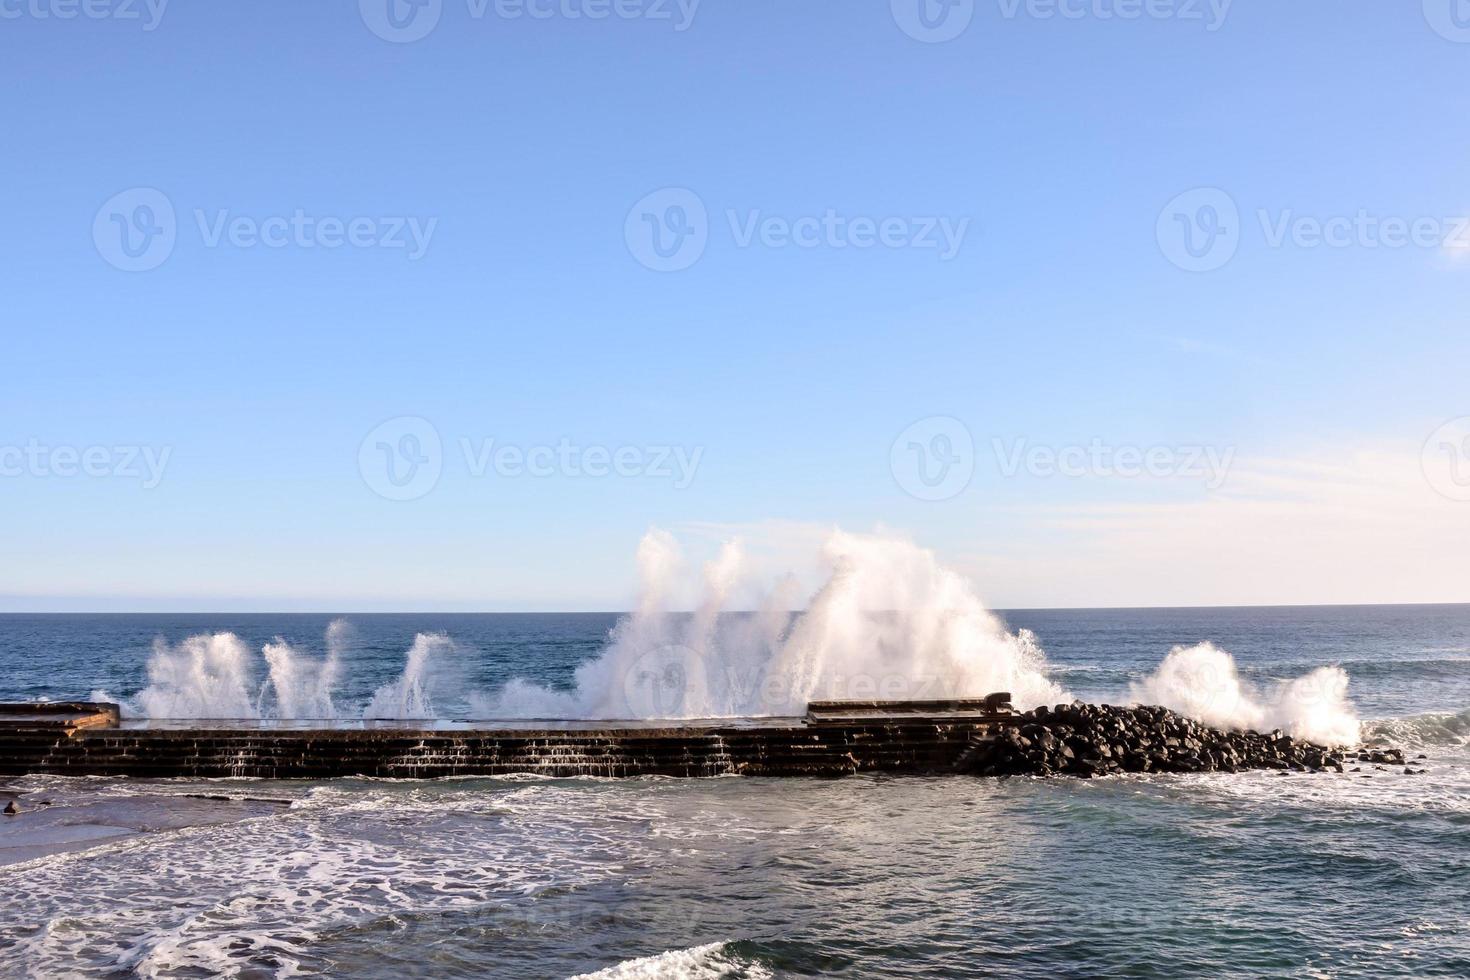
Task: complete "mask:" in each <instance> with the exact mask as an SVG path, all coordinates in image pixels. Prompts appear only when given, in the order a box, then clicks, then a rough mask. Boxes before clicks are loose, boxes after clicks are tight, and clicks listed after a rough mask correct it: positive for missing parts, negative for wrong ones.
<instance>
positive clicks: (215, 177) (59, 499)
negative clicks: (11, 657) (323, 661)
mask: <svg viewBox="0 0 1470 980" xmlns="http://www.w3.org/2000/svg"><path fill="white" fill-rule="evenodd" d="M387 2H388V0H363V2H362V3H360V4H359V3H348V2H332V3H319V4H300V3H287V2H283V0H259V2H255V3H251V4H235V5H224V4H200V3H191V4H185V3H182V2H177V0H176V2H175V3H172V4H167V5H160V4H159V3H158V2H157V0H155V3H154V5H153V6H152V7H149V6H148V5H147V4H145V3H144V2H142V0H138V2H136V3H132V2H127V3H125V2H124V0H93V2H92V5H91V6H88V7H86V8H80V7H79V5H77V4H75V3H71V2H69V0H14V2H9V3H6V4H5V5H3V9H0V13H3V14H4V16H3V17H0V52H3V58H0V63H3V65H4V69H3V70H4V72H5V75H6V77H7V80H8V81H9V83H10V84H9V90H10V92H11V93H12V97H11V98H8V99H6V100H5V102H4V104H3V105H0V130H3V132H4V133H5V144H6V148H7V151H8V152H7V153H6V154H5V157H4V164H3V166H4V180H3V182H0V196H3V199H4V204H5V214H6V215H7V218H8V220H7V221H6V223H5V232H4V234H3V235H0V249H3V258H4V263H3V268H4V270H5V271H4V273H3V275H4V277H5V290H4V292H5V297H6V302H5V303H4V305H3V312H0V317H3V323H4V335H3V348H0V350H3V361H4V364H5V368H6V370H5V383H4V385H3V386H0V514H3V515H4V517H3V520H4V523H5V533H4V535H3V536H0V608H6V609H160V608H167V609H184V608H189V609H194V608H204V609H216V608H218V609H224V608H257V609H297V608H312V609H331V610H344V611H350V610H357V609H418V608H424V609H434V608H455V609H607V608H624V607H626V605H627V604H628V602H629V601H630V596H631V593H632V590H633V579H634V567H633V551H634V548H635V547H636V544H637V541H638V539H639V537H640V536H641V535H642V534H643V532H644V531H645V530H646V529H647V528H649V527H650V526H659V527H665V528H668V529H670V530H672V531H674V532H676V533H680V534H683V535H685V536H686V537H688V538H689V539H691V540H693V541H695V542H701V541H705V542H713V541H716V540H718V539H719V538H721V537H724V536H727V535H730V534H738V535H740V536H741V537H742V538H744V539H746V540H748V541H752V542H754V543H755V546H756V547H755V550H756V551H758V552H760V551H763V552H764V553H767V554H769V555H770V561H771V563H772V566H773V568H776V567H779V566H781V565H782V564H783V562H787V561H788V558H787V556H789V555H794V554H797V553H798V552H800V551H802V549H804V548H806V547H807V545H808V544H809V543H810V542H811V541H813V540H815V539H818V538H820V536H821V534H822V531H823V529H825V528H830V527H832V526H837V525H840V526H842V527H844V528H848V529H851V530H860V531H863V530H871V529H873V528H876V527H882V528H888V529H893V530H895V531H897V532H900V533H904V534H908V535H911V536H912V537H913V538H914V539H915V540H916V541H918V542H919V543H921V544H923V545H925V546H926V547H931V548H934V549H935V550H937V551H938V552H939V553H940V554H941V555H942V556H943V557H944V558H945V559H946V560H948V561H950V562H952V563H954V564H955V565H957V566H958V567H960V568H961V569H963V570H964V571H965V572H967V573H968V574H969V575H970V576H971V577H972V578H973V579H974V580H975V581H976V583H977V587H978V588H979V591H980V593H981V595H982V596H985V597H986V598H987V599H988V600H990V601H991V602H992V603H994V604H997V605H1001V606H1011V607H1016V606H1067V605H1133V604H1193V603H1236V602H1240V603H1251V602H1356V601H1470V572H1467V571H1466V570H1465V569H1464V567H1463V561H1462V560H1461V556H1463V555H1464V554H1465V553H1466V546H1467V545H1470V502H1467V500H1466V499H1465V498H1467V497H1470V442H1466V441H1464V436H1465V435H1467V434H1470V424H1467V423H1465V422H1463V419H1464V418H1465V417H1466V416H1470V384H1467V377H1470V376H1467V368H1466V366H1467V364H1470V330H1467V329H1466V326H1467V322H1466V319H1467V314H1466V310H1467V309H1470V303H1467V300H1470V224H1464V223H1462V221H1461V216H1465V215H1470V181H1467V179H1466V161H1467V160H1470V128H1467V127H1466V125H1465V123H1464V121H1463V120H1464V115H1465V113H1464V91H1465V86H1464V81H1465V78H1466V72H1467V69H1470V27H1466V28H1461V27H1460V24H1462V23H1464V24H1467V25H1470V11H1467V10H1460V11H1458V12H1459V13H1460V14H1462V15H1464V16H1463V18H1462V20H1459V21H1457V20H1455V19H1453V18H1452V16H1451V15H1452V14H1453V13H1455V12H1456V11H1455V10H1454V8H1452V7H1451V6H1450V2H1449V0H1445V2H1444V3H1443V4H1441V3H1439V0H1426V2H1425V3H1424V5H1423V7H1422V9H1421V6H1420V4H1418V3H1403V4H1380V3H1370V2H1363V0H1360V2H1351V3H1344V2H1319V0H1302V2H1297V3H1291V4H1280V3H1264V2H1252V0H1236V2H1234V3H1233V4H1222V3H1216V4H1215V5H1214V6H1211V5H1210V4H1208V3H1205V2H1202V0H1201V2H1196V0H1178V2H1174V3H1171V2H1167V0H1155V2H1154V3H1152V4H1150V5H1143V4H1139V3H1130V0H1086V2H1085V3H1084V2H1080V0H1067V2H1066V3H1064V4H1063V5H1062V9H1063V10H1065V11H1066V16H1063V15H1062V13H1060V12H1057V13H1053V11H1055V10H1056V5H1055V4H1050V5H1049V4H1048V3H1047V2H1046V0H1032V2H1031V3H1015V2H1013V0H991V2H989V3H986V2H975V3H973V4H967V3H964V2H962V3H959V4H958V5H956V6H954V7H952V8H945V7H941V6H939V4H938V0H927V2H928V4H929V6H927V7H926V13H927V19H926V20H921V19H918V13H919V11H918V8H917V4H918V2H919V0H912V3H910V2H909V0H894V2H893V3H891V4H890V3H886V2H872V0H870V2H867V3H862V4H852V3H837V2H825V0H813V2H808V3H800V4H797V3H791V2H789V0H780V2H777V0H742V2H740V3H728V2H715V0H705V2H703V3H699V4H692V3H691V2H689V0H686V2H685V4H684V5H683V6H682V7H681V6H680V5H679V4H678V3H676V2H674V0H668V2H664V0H620V2H619V3H618V4H617V5H614V4H612V3H610V2H604V3H601V4H600V5H599V0H557V2H556V3H554V4H553V3H546V2H544V0H535V2H534V3H532V4H531V6H532V8H533V9H534V10H535V12H536V13H537V14H538V15H539V16H535V17H532V16H530V15H529V14H525V15H522V16H511V15H512V14H515V13H516V12H517V11H521V10H524V9H526V8H525V5H524V4H520V3H517V2H516V0H501V2H500V3H499V4H497V3H495V2H493V0H492V2H490V3H489V4H488V5H485V4H480V3H478V0H474V2H471V0H441V2H440V3H438V4H435V3H433V2H432V0H431V2H430V4H429V5H428V6H427V7H424V8H422V9H417V8H413V7H410V6H408V5H407V4H406V3H405V2H404V0H393V3H394V4H395V7H394V9H393V14H394V19H393V20H389V19H387V15H388V10H387V7H386V4H387ZM528 2H530V0H528ZM79 11H80V12H79ZM415 11H416V13H415ZM599 11H610V14H609V15H608V16H606V17H602V18H596V17H593V16H589V14H595V13H597V12H599ZM1139 11H1143V12H1142V13H1139ZM72 13H74V14H76V16H66V15H67V14H72ZM574 14H576V15H579V16H573V15H574ZM134 15H136V16H134ZM414 16H417V17H418V18H420V19H418V20H415V19H413V18H414ZM946 17H948V18H949V19H947V20H946V19H945V18H946ZM435 18H437V19H435ZM926 23H927V24H930V25H936V26H934V27H933V28H932V32H931V29H930V28H926V27H924V26H923V25H924V24H926ZM394 24H398V25H406V26H400V27H394V26H392V25H394ZM905 28H907V30H905ZM375 29H376V33H375ZM421 32H426V33H423V36H422V37H419V38H417V39H416V40H408V39H407V37H408V36H409V35H413V34H417V33H421ZM950 33H954V34H955V36H953V37H951V38H949V39H948V40H933V39H932V38H933V37H935V36H942V35H947V34H950ZM926 37H928V38H931V39H926ZM676 208H677V209H682V210H676ZM1232 209H1233V212H1232ZM169 212H171V216H170V213H169ZM1385 222H1387V224H1385ZM1395 222H1396V223H1397V225H1395ZM1212 228H1219V229H1221V231H1220V233H1219V234H1216V235H1214V236H1211V234H1210V229H1212ZM945 229H948V237H946V233H945V231H944V230H945ZM654 230H658V231H659V232H660V239H659V240H658V241H657V242H656V241H655V240H654V239H653V237H652V235H653V232H654ZM681 230H683V231H686V232H688V234H686V235H684V236H682V237H680V236H679V235H678V234H676V233H677V232H679V231H681ZM145 231H150V232H163V234H161V235H160V234H152V235H145V234H144V232H145ZM124 232H126V233H127V235H128V238H127V240H126V241H124V239H123V238H122V237H121V236H122V235H123V233H124ZM880 232H881V236H880ZM1186 232H1187V233H1188V235H1189V236H1190V237H1189V239H1188V240H1187V241H1186V240H1185V238H1184V237H1183V236H1184V235H1185V233H1186ZM109 236H110V237H109ZM416 236H417V237H416ZM640 236H641V237H640ZM1324 236H1325V238H1326V239H1327V240H1326V241H1323V240H1322V239H1323V238H1324ZM349 238H350V239H351V240H349ZM1405 238H1412V239H1413V240H1412V241H1408V242H1407V243H1405V242H1404V241H1402V239H1405ZM659 248H662V249H663V251H664V252H665V253H670V257H663V256H661V254H660V252H659V251H658V249H659ZM1191 248H1192V249H1193V250H1194V253H1196V254H1191V252H1190V249H1191ZM665 265H670V266H677V268H667V269H662V268H661V266H665ZM145 267H146V268H145ZM1202 267H1208V268H1202ZM414 420H423V422H422V423H421V422H419V421H414ZM1452 420H1462V421H1460V422H1455V421H1452ZM425 424H426V425H427V426H428V428H427V429H425V428H424V427H423V426H424V425H425ZM1442 427H1444V428H1442ZM405 436H407V437H409V441H407V442H405V441H404V437H405ZM936 437H939V438H940V441H938V442H936V441H935V440H936ZM435 439H437V440H438V444H439V448H438V449H437V450H435V449H434V448H433V446H432V445H429V443H430V442H432V441H433V440H435ZM492 440H493V442H492ZM896 443H897V445H896ZM380 444H381V445H380ZM507 446H508V447H510V453H509V455H507V456H505V457H501V458H499V462H497V461H496V460H497V457H496V456H495V452H496V451H497V450H502V449H504V448H505V447H507ZM68 450H70V451H72V452H71V453H69V452H68ZM88 450H91V451H92V455H91V457H90V463H89V464H88V466H87V467H85V468H84V467H83V465H82V462H81V460H82V459H83V458H84V457H85V454H86V453H87V451H88ZM1132 450H1136V451H1137V453H1138V454H1139V455H1140V456H1142V455H1143V454H1145V453H1148V452H1150V451H1152V452H1153V453H1154V456H1153V457H1152V458H1153V463H1152V464H1150V470H1149V471H1148V472H1143V473H1138V474H1137V475H1135V473H1136V471H1137V470H1138V467H1136V466H1135V467H1132V468H1130V466H1129V465H1128V463H1129V460H1130V458H1131V457H1129V456H1128V452H1129V451H1132ZM619 451H622V455H621V457H618V455H617V454H618V453H619ZM1120 451H1121V452H1123V454H1124V455H1123V461H1122V464H1121V465H1119V461H1118V458H1117V457H1118V453H1119V452H1120ZM517 453H519V454H520V457H519V458H520V459H521V462H520V464H519V465H518V464H517V463H516V460H517ZM73 455H74V456H75V457H76V458H75V459H73ZM1053 457H1055V458H1059V459H1062V460H1064V461H1065V462H1064V464H1063V465H1061V466H1060V467H1058V466H1055V465H1048V462H1047V460H1048V459H1050V458H1053ZM615 458H617V459H620V460H621V462H620V463H619V464H618V465H617V466H614V464H613V460H614V459H615ZM1210 459H1213V460H1215V461H1216V464H1217V465H1216V466H1215V468H1214V469H1212V468H1211V467H1210V465H1209V464H1208V462H1207V461H1208V460H1210ZM150 460H151V464H150V462H149V461H150ZM415 460H417V461H419V464H420V468H419V469H417V470H413V469H411V467H412V465H413V463H414V461H415ZM680 460H682V463H680ZM390 464H391V465H393V466H394V471H393V472H392V473H389V471H388V469H387V467H388V466H389V465H390ZM150 467H151V468H150ZM946 467H948V468H946ZM920 468H922V472H921V469H920ZM1462 468H1463V472H1462ZM589 470H590V471H591V472H592V473H593V474H599V473H605V475H588V471H589ZM1217 470H1218V471H1219V472H1216V471H1217ZM533 473H539V474H542V475H533ZM89 474H90V475H89ZM410 474H412V480H408V476H409V475H410ZM620 474H621V475H620ZM1217 477H1219V478H1218V479H1217ZM395 478H396V479H402V480H408V482H406V483H405V484H404V485H403V486H395V485H394V483H393V480H394V479H395ZM414 481H417V482H414ZM926 481H928V482H926ZM395 496H396V497H408V498H410V499H389V498H392V497H395ZM698 546H699V545H697V544H696V548H697V547H698ZM795 560H796V559H791V561H792V562H794V561H795Z"/></svg>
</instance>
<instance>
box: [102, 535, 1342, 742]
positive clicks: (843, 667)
mask: <svg viewBox="0 0 1470 980" xmlns="http://www.w3.org/2000/svg"><path fill="white" fill-rule="evenodd" d="M820 565H821V566H822V567H824V568H825V570H826V578H825V580H824V581H823V583H822V585H821V586H820V587H819V588H818V589H817V590H816V591H815V593H814V594H812V595H811V596H810V598H809V599H808V600H807V601H806V602H805V608H804V609H803V611H801V612H796V613H793V612H791V611H790V610H791V609H792V608H793V606H797V605H802V601H801V596H800V595H799V594H798V593H797V589H796V586H795V584H794V580H792V579H790V578H783V579H778V580H777V581H775V582H762V581H759V580H758V577H757V575H756V574H755V573H754V572H753V571H752V570H751V569H750V568H749V567H748V563H747V561H746V557H745V554H744V552H743V550H742V548H741V547H740V544H739V543H738V542H729V543H727V544H726V545H725V546H724V548H723V549H722V550H721V552H720V554H719V555H718V556H717V557H716V558H715V559H713V560H711V561H709V562H707V563H706V564H705V565H704V566H703V567H702V569H700V570H699V571H698V572H697V573H696V572H695V571H693V570H692V569H690V568H689V567H688V565H687V563H686V561H685V559H684V556H683V553H682V550H681V548H680V546H679V543H678V542H677V541H676V539H675V538H674V537H673V536H672V535H670V534H667V533H666V532H663V531H659V530H653V531H650V532H649V533H648V534H647V535H646V536H645V537H644V539H643V541H642V542H641V543H640V545H639V548H638V566H639V571H640V580H641V591H640V595H639V599H638V602H637V605H636V608H635V610H634V611H633V612H632V613H630V614H628V615H627V616H625V617H623V619H621V620H620V621H619V622H618V624H617V625H616V627H614V629H613V630H612V632H611V634H610V636H609V638H608V642H607V644H606V646H605V647H604V649H603V650H602V652H601V653H600V654H599V655H598V656H596V657H594V658H592V659H590V660H588V661H586V662H585V663H583V664H582V665H581V666H579V667H578V668H577V669H576V671H575V675H574V678H573V684H572V685H571V687H570V688H569V689H561V688H554V687H551V686H548V685H546V684H544V683H537V682H535V681H532V680H528V679H521V678H518V679H513V680H511V681H510V682H508V683H506V684H504V685H503V686H501V687H499V688H498V689H493V690H488V691H478V690H473V689H468V687H467V685H466V684H465V682H464V677H465V673H466V672H465V669H464V668H465V665H466V663H467V661H468V659H469V658H470V657H471V656H472V655H473V654H472V651H467V650H463V649H461V648H460V647H459V646H458V645H457V644H456V643H455V641H454V640H453V639H452V638H450V637H449V636H448V635H446V634H442V633H439V634H434V633H421V634H419V635H418V636H417V637H416V638H415V639H414V642H413V644H412V647H411V648H410V649H409V651H408V652H407V654H406V656H405V664H404V667H403V670H402V673H401V674H400V675H399V676H398V677H397V678H396V679H395V680H393V681H391V682H389V683H386V684H383V685H382V686H380V687H379V688H378V689H377V691H376V692H375V693H374V694H373V696H372V697H371V698H369V699H368V700H367V701H366V703H359V704H357V705H347V704H344V703H342V699H341V697H340V696H339V694H338V691H337V685H338V684H339V683H340V682H341V680H342V679H343V674H344V671H345V670H346V669H347V657H346V653H347V650H348V648H349V644H350V630H349V628H348V627H347V625H346V624H345V623H342V622H340V621H339V622H335V623H333V624H332V626H331V628H330V629H329V631H328V634H329V635H328V637H327V645H326V650H327V652H326V654H325V656H324V657H322V658H319V659H313V658H312V657H310V656H309V655H306V654H304V653H302V652H300V651H298V650H296V649H294V648H293V647H292V646H291V645H290V644H289V643H287V642H286V641H285V640H282V639H277V640H275V641H273V642H271V643H267V644H266V645H265V646H264V647H263V649H262V651H261V654H260V656H259V657H257V656H256V654H255V652H254V651H253V650H252V649H251V648H250V647H249V646H248V645H247V644H245V643H244V642H243V641H241V640H240V639H239V638H238V637H237V636H235V635H234V634H231V633H216V634H213V635H202V636H191V637H188V638H186V639H185V640H183V641H182V642H180V643H178V644H177V645H170V644H169V643H167V642H165V641H164V640H162V639H160V640H159V641H157V643H156V644H155V648H154V652H153V656H152V658H151V659H150V661H149V665H148V685H147V686H146V687H145V688H144V689H143V690H142V691H141V692H140V693H139V694H138V695H137V696H136V697H134V698H131V699H127V700H125V701H124V704H125V708H126V710H127V712H128V714H130V715H134V716H141V717H150V718H239V719H257V718H263V719H351V718H374V719H384V718H386V719H432V718H436V717H441V716H442V714H443V712H444V711H445V704H446V701H447V700H456V699H457V700H459V701H461V702H464V703H467V704H468V711H469V713H470V714H471V715H473V716H475V717H481V718H511V719H513V718H526V719H531V718H566V719H656V718H670V719H678V718H685V719H689V718H721V717H760V716H789V715H797V714H800V713H801V712H802V711H804V709H805V706H806V704H807V703H808V702H809V701H812V700H818V699H828V698H863V699H871V698H885V699H909V698H941V697H978V696H983V695H985V694H989V693H991V692H993V691H1009V692H1010V693H1011V694H1012V696H1013V698H1014V701H1015V703H1016V704H1017V706H1018V707H1020V708H1022V709H1027V708H1031V707H1035V706H1037V705H1040V704H1049V703H1057V702H1062V701H1067V700H1070V699H1071V695H1070V694H1069V693H1068V692H1067V691H1066V690H1065V689H1064V688H1063V687H1062V686H1061V685H1059V684H1058V683H1057V682H1056V681H1055V680H1054V676H1056V674H1054V672H1053V671H1052V669H1051V667H1050V665H1049V664H1048V663H1047V659H1046V656H1045V654H1044V652H1043V651H1042V649H1041V646H1040V644H1039V643H1038V641H1037V638H1036V636H1035V635H1034V634H1032V633H1031V632H1030V631H1028V630H1024V629H1023V630H1018V631H1015V632H1011V631H1009V630H1008V629H1007V628H1006V626H1005V624H1004V623H1002V622H1001V620H1000V619H999V618H998V617H997V616H996V615H995V614H994V613H992V612H991V611H990V610H989V609H987V608H986V606H985V604H984V603H983V602H981V600H980V598H979V596H978V595H977V594H976V592H975V590H974V588H973V586H972V585H971V584H970V582H969V581H967V580H966V579H965V578H964V576H962V575H961V574H959V573H958V572H956V571H955V570H953V569H951V568H948V567H946V566H944V565H943V564H942V563H940V561H939V560H938V558H937V557H936V556H935V554H934V553H933V552H931V551H928V550H926V549H923V548H920V547H918V546H917V545H915V544H914V543H913V542H911V541H909V540H907V539H906V538H902V537H896V536H893V535H879V534H873V535H863V534H850V533H846V532H843V531H834V532H833V533H832V534H831V535H830V537H829V538H828V540H827V541H826V543H825V546H824V548H823V549H822V555H821V556H820ZM691 580H697V581H699V583H700V591H699V595H698V598H697V601H696V602H695V603H694V606H693V609H692V611H690V610H689V609H688V606H687V605H682V604H681V602H680V600H679V597H680V596H681V595H682V594H683V593H684V592H685V591H686V590H685V588H684V587H685V586H687V584H688V583H689V582H690V581H691ZM737 597H738V598H737ZM751 597H754V601H753V602H752V600H751ZM752 605H753V606H754V608H753V610H752ZM258 661H263V663H264V666H265V670H264V674H265V676H264V678H263V679H257V678H258V675H259V673H260V671H259V669H258ZM1348 683H1349V681H1348V676H1347V674H1346V672H1345V671H1343V670H1342V669H1341V668H1340V667H1322V668H1318V669H1315V670H1313V671H1311V672H1310V673H1308V674H1306V675H1304V676H1302V677H1298V678H1287V679H1282V680H1279V681H1276V682H1274V683H1272V684H1271V685H1269V687H1268V688H1266V689H1264V690H1258V689H1256V688H1255V687H1253V686H1251V685H1250V684H1247V683H1246V682H1245V681H1244V680H1242V678H1241V676H1240V673H1239V671H1238V670H1237V667H1236V664H1235V662H1234V659H1233V658H1232V657H1231V656H1230V655H1229V654H1228V653H1227V652H1225V651H1223V650H1220V649H1219V648H1217V647H1215V646H1214V645H1212V644H1210V643H1208V642H1206V643H1201V644H1197V645H1195V646H1189V647H1184V646H1179V647H1175V648H1174V649H1173V650H1172V651H1171V652H1169V653H1168V655H1167V656H1166V657H1165V658H1164V660H1163V662H1162V663H1161V664H1160V665H1159V667H1158V668H1157V669H1156V670H1155V671H1153V672H1152V673H1150V674H1148V675H1147V676H1143V677H1140V678H1137V679H1135V680H1134V681H1133V682H1132V684H1131V687H1130V691H1131V695H1132V698H1133V700H1134V701H1136V702H1142V703H1149V704H1161V705H1163V706H1165V707H1168V708H1172V709H1174V710H1176V711H1179V712H1181V713H1183V714H1186V715H1189V716H1191V717H1195V718H1198V719H1200V720H1202V721H1205V722H1207V723H1209V724H1211V725H1216V726H1220V727H1227V728H1256V729H1271V728H1280V729H1282V730H1284V731H1286V732H1288V733H1289V734H1291V735H1293V736H1296V737H1299V738H1306V739H1311V740H1314V741H1321V742H1329V743H1349V742H1354V741H1356V740H1357V737H1358V730H1359V722H1358V718H1357V716H1356V712H1355V710H1354V708H1353V706H1352V704H1351V703H1350V701H1349V699H1348V696H1347V690H1348ZM97 693H98V696H99V697H103V698H106V695H105V693H104V692H97Z"/></svg>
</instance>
